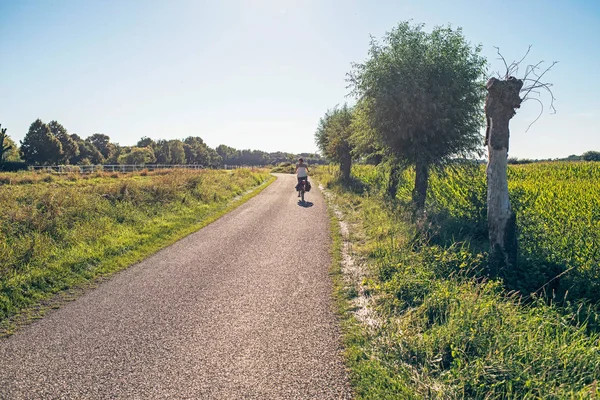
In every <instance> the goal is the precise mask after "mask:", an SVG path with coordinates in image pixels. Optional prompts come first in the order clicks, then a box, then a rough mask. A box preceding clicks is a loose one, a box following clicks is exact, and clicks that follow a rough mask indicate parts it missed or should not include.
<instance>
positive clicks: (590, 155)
mask: <svg viewBox="0 0 600 400" xmlns="http://www.w3.org/2000/svg"><path fill="white" fill-rule="evenodd" d="M549 161H600V151H586V152H585V153H583V154H582V155H580V156H578V155H576V154H571V155H570V156H568V157H565V158H545V159H530V158H515V157H510V158H509V159H508V163H509V164H531V163H536V162H549Z"/></svg>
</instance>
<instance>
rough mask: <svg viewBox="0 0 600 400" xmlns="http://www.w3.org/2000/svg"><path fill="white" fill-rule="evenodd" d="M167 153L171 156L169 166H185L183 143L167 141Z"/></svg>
mask: <svg viewBox="0 0 600 400" xmlns="http://www.w3.org/2000/svg"><path fill="white" fill-rule="evenodd" d="M168 144H169V152H170V155H171V160H170V163H171V164H177V165H181V164H185V149H184V148H183V142H182V141H181V140H178V139H173V140H169V143H168Z"/></svg>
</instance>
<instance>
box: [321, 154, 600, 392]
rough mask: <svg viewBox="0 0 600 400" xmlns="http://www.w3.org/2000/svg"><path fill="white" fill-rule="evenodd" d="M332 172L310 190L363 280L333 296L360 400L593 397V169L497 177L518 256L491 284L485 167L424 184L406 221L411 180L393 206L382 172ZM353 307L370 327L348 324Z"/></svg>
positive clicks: (596, 363) (599, 194) (596, 365)
mask: <svg viewBox="0 0 600 400" xmlns="http://www.w3.org/2000/svg"><path fill="white" fill-rule="evenodd" d="M336 173H337V171H336V170H335V169H334V168H332V167H326V168H320V169H319V170H318V172H317V175H318V176H317V179H318V180H319V181H320V182H321V183H322V184H323V185H324V186H325V187H327V188H328V189H329V190H330V191H331V193H332V194H333V200H332V203H333V204H335V207H337V209H338V210H340V211H341V212H342V214H343V215H344V220H345V221H346V223H347V224H349V226H350V234H349V238H348V239H347V240H349V242H350V246H346V248H349V249H352V256H353V258H354V260H355V261H354V262H355V263H357V264H359V265H364V267H365V270H366V271H367V272H366V276H364V277H362V278H361V279H359V280H357V281H352V280H351V279H350V280H349V278H348V277H346V278H345V280H344V281H342V282H341V283H340V281H338V288H337V290H338V295H339V297H340V298H341V300H340V304H341V307H342V308H343V309H345V310H346V311H349V316H348V317H346V318H345V321H344V331H345V344H346V349H347V350H346V354H347V358H348V360H349V365H350V368H351V370H352V379H353V383H354V386H355V387H356V388H357V394H358V397H359V398H394V396H397V395H398V393H403V394H405V398H489V399H500V398H552V399H562V398H582V399H583V398H594V396H598V395H600V390H599V389H598V378H599V377H600V339H599V331H600V323H599V322H600V321H599V319H598V310H599V305H600V293H599V292H600V290H599V285H600V258H599V257H600V255H599V253H598V251H599V249H598V246H599V244H600V242H599V239H600V229H599V228H600V209H599V205H600V204H599V202H600V181H599V180H598V178H599V177H600V165H599V164H598V163H566V162H565V163H543V164H542V163H540V164H529V165H518V166H511V167H510V168H509V191H510V196H511V203H512V205H513V208H514V210H515V212H516V215H517V224H518V235H519V237H518V241H519V247H520V253H519V266H518V269H517V270H516V271H514V274H511V275H506V276H502V277H501V279H497V278H490V277H489V276H488V271H486V266H487V263H486V258H487V254H486V252H487V249H488V247H487V246H488V245H487V226H486V224H487V222H486V212H487V211H486V208H485V204H486V201H485V200H486V184H485V167H484V166H481V165H471V166H464V165H463V166H461V167H455V168H449V169H447V170H445V171H443V172H438V173H434V174H432V176H431V179H430V187H429V192H428V199H427V204H426V213H425V218H417V219H415V218H414V215H413V214H412V213H411V212H410V210H409V208H410V200H411V191H412V183H413V182H414V175H412V174H413V173H412V172H411V171H406V172H405V174H404V177H403V180H402V183H401V185H400V190H399V192H398V196H397V198H396V199H395V200H396V201H394V202H390V201H389V200H386V199H385V197H384V191H385V185H386V182H387V171H386V169H385V167H373V166H355V167H353V169H352V179H351V180H350V181H349V182H345V183H343V182H341V181H340V180H339V179H338V178H337V177H336ZM338 247H340V248H341V246H338ZM340 263H341V261H340ZM341 268H343V265H341V266H340V269H341ZM360 299H362V300H360ZM365 302H366V303H368V304H370V306H369V309H370V310H371V311H370V314H368V315H369V318H368V321H369V322H368V323H365V319H364V315H365V314H364V313H362V312H358V313H353V312H352V311H356V310H357V309H360V307H362V305H363V304H364V303H365ZM342 315H344V314H342Z"/></svg>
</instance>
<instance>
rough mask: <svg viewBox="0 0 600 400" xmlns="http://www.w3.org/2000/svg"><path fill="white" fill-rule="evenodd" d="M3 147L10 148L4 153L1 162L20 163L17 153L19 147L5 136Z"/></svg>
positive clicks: (18, 152)
mask: <svg viewBox="0 0 600 400" xmlns="http://www.w3.org/2000/svg"><path fill="white" fill-rule="evenodd" d="M4 146H5V147H6V146H10V149H9V150H8V151H6V152H4V154H3V157H4V160H3V161H8V162H19V161H22V160H21V152H20V151H19V146H17V144H16V143H15V141H14V140H12V139H11V138H10V136H6V137H5V138H4ZM0 162H1V161H0Z"/></svg>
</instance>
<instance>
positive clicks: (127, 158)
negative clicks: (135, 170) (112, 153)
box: [118, 146, 156, 165]
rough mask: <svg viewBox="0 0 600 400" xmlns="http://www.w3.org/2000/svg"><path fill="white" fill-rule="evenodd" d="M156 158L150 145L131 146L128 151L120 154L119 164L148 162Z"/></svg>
mask: <svg viewBox="0 0 600 400" xmlns="http://www.w3.org/2000/svg"><path fill="white" fill-rule="evenodd" d="M155 160H156V157H155V156H154V151H153V150H152V148H151V147H150V146H147V147H132V148H131V149H130V150H129V152H127V153H124V154H121V156H120V157H119V160H118V161H119V164H137V165H139V164H149V163H153V162H154V161H155Z"/></svg>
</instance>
